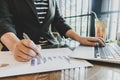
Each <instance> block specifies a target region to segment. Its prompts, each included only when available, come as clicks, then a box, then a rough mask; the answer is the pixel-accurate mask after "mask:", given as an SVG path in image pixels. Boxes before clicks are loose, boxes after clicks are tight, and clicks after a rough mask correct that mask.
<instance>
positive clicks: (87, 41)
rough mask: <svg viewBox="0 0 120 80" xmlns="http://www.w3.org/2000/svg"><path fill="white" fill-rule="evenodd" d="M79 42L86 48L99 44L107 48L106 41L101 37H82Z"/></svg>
mask: <svg viewBox="0 0 120 80" xmlns="http://www.w3.org/2000/svg"><path fill="white" fill-rule="evenodd" d="M78 41H79V42H80V44H81V45H86V46H96V45H97V44H100V45H101V46H105V41H104V40H103V39H102V38H100V37H80V38H79V40H78Z"/></svg>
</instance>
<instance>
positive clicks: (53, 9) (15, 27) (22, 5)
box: [0, 0, 71, 42]
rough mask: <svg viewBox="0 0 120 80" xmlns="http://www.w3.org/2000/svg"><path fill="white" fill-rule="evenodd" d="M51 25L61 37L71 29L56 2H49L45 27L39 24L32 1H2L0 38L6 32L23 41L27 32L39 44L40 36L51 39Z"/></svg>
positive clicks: (51, 0) (0, 8) (0, 6)
mask: <svg viewBox="0 0 120 80" xmlns="http://www.w3.org/2000/svg"><path fill="white" fill-rule="evenodd" d="M50 24H51V25H52V29H53V30H55V31H58V32H59V33H60V34H61V35H65V33H66V31H67V30H69V29H71V28H70V26H69V25H67V24H66V23H65V21H64V19H63V17H62V15H61V13H60V11H59V8H58V6H57V2H56V0H49V10H48V14H47V16H46V19H45V21H44V23H43V25H40V24H39V20H38V17H37V12H36V9H35V7H34V3H33V1H32V0H0V37H1V36H2V35H3V34H4V33H6V32H13V33H15V34H16V35H17V36H18V37H19V38H20V39H22V33H23V32H25V33H27V34H28V35H29V36H30V38H31V39H32V40H33V41H34V42H37V41H38V40H39V37H40V36H42V37H46V38H50V37H51V34H49V26H50Z"/></svg>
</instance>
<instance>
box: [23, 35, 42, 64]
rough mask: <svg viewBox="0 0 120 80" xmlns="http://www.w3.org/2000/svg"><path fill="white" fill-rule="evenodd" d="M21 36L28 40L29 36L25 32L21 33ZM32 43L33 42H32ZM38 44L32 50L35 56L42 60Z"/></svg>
mask: <svg viewBox="0 0 120 80" xmlns="http://www.w3.org/2000/svg"><path fill="white" fill-rule="evenodd" d="M23 37H24V39H27V40H30V38H29V37H28V35H27V34H25V33H23ZM33 44H34V43H33ZM34 45H35V44H34ZM40 49H41V48H40V46H39V47H38V48H34V49H33V50H34V51H35V52H36V58H38V57H39V58H41V59H42V60H43V57H42V55H41V54H40ZM43 62H44V60H43Z"/></svg>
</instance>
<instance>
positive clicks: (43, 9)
mask: <svg viewBox="0 0 120 80" xmlns="http://www.w3.org/2000/svg"><path fill="white" fill-rule="evenodd" d="M34 5H35V8H36V11H37V15H38V19H39V22H40V24H43V22H44V20H45V17H46V15H47V11H48V0H34Z"/></svg>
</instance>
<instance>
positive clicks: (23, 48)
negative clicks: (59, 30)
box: [0, 32, 41, 62]
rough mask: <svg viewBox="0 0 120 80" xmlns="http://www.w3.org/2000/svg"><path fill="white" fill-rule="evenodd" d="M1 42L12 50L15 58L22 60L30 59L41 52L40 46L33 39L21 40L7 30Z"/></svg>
mask: <svg viewBox="0 0 120 80" xmlns="http://www.w3.org/2000/svg"><path fill="white" fill-rule="evenodd" d="M0 40H1V42H2V43H3V44H4V45H5V46H6V47H7V48H8V49H9V50H10V51H11V52H12V54H13V55H14V58H15V59H16V60H17V61H20V62H26V61H29V60H30V59H31V58H32V57H35V56H36V55H37V54H36V53H40V49H41V48H40V47H38V46H37V45H36V44H34V42H33V41H31V40H27V39H23V40H20V39H18V38H17V36H16V35H15V34H14V33H12V32H7V33H5V34H3V35H2V37H1V38H0Z"/></svg>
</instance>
